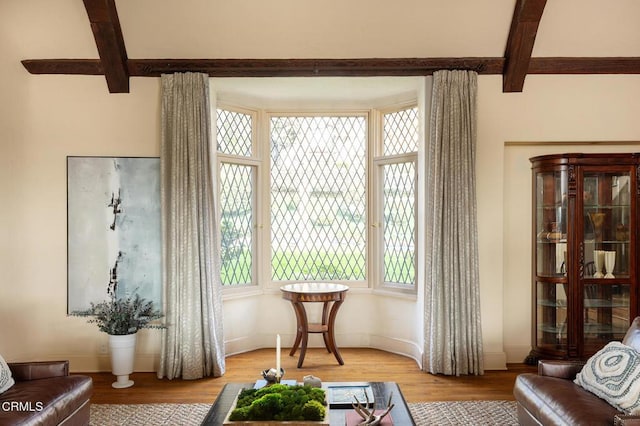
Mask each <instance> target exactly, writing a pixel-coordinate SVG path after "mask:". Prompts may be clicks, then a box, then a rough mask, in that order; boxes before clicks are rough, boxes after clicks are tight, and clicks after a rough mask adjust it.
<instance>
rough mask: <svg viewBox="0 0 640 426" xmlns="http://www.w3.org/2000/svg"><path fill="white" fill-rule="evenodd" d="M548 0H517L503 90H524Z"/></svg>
mask: <svg viewBox="0 0 640 426" xmlns="http://www.w3.org/2000/svg"><path fill="white" fill-rule="evenodd" d="M546 3H547V0H517V1H516V7H515V10H514V12H513V19H512V20H511V29H510V30H509V38H508V39H507V48H506V51H505V54H504V58H505V68H504V74H503V77H502V91H503V92H522V88H523V87H524V79H525V77H526V76H527V72H528V70H529V62H530V60H531V53H532V52H533V45H534V43H535V41H536V34H537V32H538V26H539V24H540V19H541V18H542V12H543V11H544V7H545V5H546Z"/></svg>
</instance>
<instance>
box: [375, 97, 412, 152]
mask: <svg viewBox="0 0 640 426" xmlns="http://www.w3.org/2000/svg"><path fill="white" fill-rule="evenodd" d="M418 123H419V120H418V108H410V109H405V110H402V111H397V112H392V113H389V114H385V115H384V126H383V129H384V136H383V145H384V155H395V154H406V153H409V152H415V151H417V150H418V137H419V134H420V132H419V131H418V126H419V124H418Z"/></svg>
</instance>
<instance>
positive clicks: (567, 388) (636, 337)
mask: <svg viewBox="0 0 640 426" xmlns="http://www.w3.org/2000/svg"><path fill="white" fill-rule="evenodd" d="M622 343H624V344H625V345H627V346H631V347H633V348H634V349H635V350H636V351H638V350H640V317H637V318H636V319H634V320H633V322H632V323H631V326H630V327H629V330H628V331H627V334H626V335H625V337H624V339H623V341H622ZM583 365H584V363H583V362H579V361H564V360H553V361H549V360H541V361H539V362H538V374H534V373H525V374H520V375H519V376H518V377H517V378H516V383H515V386H514V388H513V394H514V396H515V398H516V401H517V407H518V422H519V423H520V425H525V426H527V425H545V426H546V425H571V426H578V425H589V426H595V425H640V416H631V415H624V414H623V413H622V412H621V411H618V410H617V409H616V408H614V407H613V406H611V405H609V403H607V402H606V401H604V400H603V399H600V398H598V397H597V396H596V395H594V394H592V393H591V392H588V391H586V390H584V389H583V388H582V387H580V386H578V385H576V384H575V383H574V382H573V380H574V379H575V377H576V374H577V373H578V372H579V371H580V370H581V369H582V367H583Z"/></svg>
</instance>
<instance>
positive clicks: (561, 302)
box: [538, 299, 567, 309]
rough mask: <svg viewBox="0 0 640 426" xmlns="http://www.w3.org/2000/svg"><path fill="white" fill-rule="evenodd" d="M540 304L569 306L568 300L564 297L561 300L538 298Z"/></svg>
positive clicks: (557, 306) (558, 306) (559, 306)
mask: <svg viewBox="0 0 640 426" xmlns="http://www.w3.org/2000/svg"><path fill="white" fill-rule="evenodd" d="M538 306H550V307H554V308H564V309H566V308H567V301H566V300H564V299H559V300H549V299H540V300H538Z"/></svg>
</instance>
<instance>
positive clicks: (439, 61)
mask: <svg viewBox="0 0 640 426" xmlns="http://www.w3.org/2000/svg"><path fill="white" fill-rule="evenodd" d="M100 62H101V61H100V60H97V59H95V60H92V59H25V60H23V61H22V64H23V65H24V67H25V68H26V69H27V71H29V72H30V73H31V74H84V75H87V74H88V75H100V74H102V73H103V72H102V67H101V65H100ZM503 67H504V59H503V58H362V59H129V60H128V61H127V74H128V75H129V76H131V77H159V76H160V75H161V74H163V73H175V72H188V71H190V72H203V73H207V74H209V75H210V76H211V77H319V76H320V77H322V76H324V77H327V76H331V77H335V76H416V75H431V74H433V72H434V71H437V70H442V69H467V70H474V71H477V72H478V73H479V74H502V69H503Z"/></svg>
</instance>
